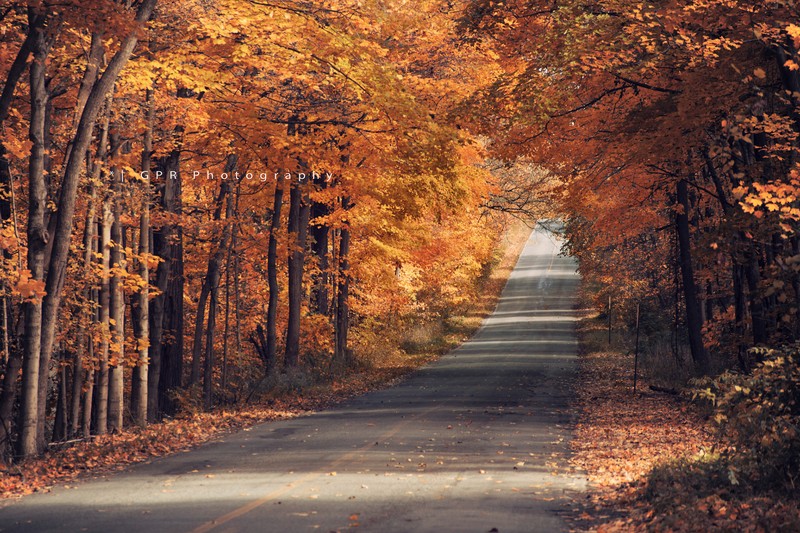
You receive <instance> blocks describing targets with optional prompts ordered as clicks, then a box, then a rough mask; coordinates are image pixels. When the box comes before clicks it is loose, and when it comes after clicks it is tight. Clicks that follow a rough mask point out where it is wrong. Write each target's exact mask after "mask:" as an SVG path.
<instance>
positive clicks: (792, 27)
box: [786, 24, 800, 48]
mask: <svg viewBox="0 0 800 533" xmlns="http://www.w3.org/2000/svg"><path fill="white" fill-rule="evenodd" d="M786 33H788V34H789V36H790V37H791V38H792V39H793V40H794V46H795V48H800V26H798V25H797V24H789V25H788V26H787V27H786Z"/></svg>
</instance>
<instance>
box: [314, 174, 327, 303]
mask: <svg viewBox="0 0 800 533" xmlns="http://www.w3.org/2000/svg"><path fill="white" fill-rule="evenodd" d="M326 185H327V184H326V182H324V181H322V182H321V183H320V188H321V189H325V188H326ZM329 214H330V209H329V207H328V205H327V204H325V203H322V202H314V204H313V205H312V206H311V236H312V237H313V239H314V242H313V244H312V251H313V252H314V256H315V257H316V258H317V267H318V268H319V274H317V276H316V279H315V280H314V292H313V301H312V304H313V306H314V311H315V312H316V313H317V314H320V315H323V316H327V315H328V313H329V312H330V302H329V296H328V281H329V280H328V245H329V235H330V227H329V226H328V224H327V223H326V222H323V221H321V220H320V218H322V217H325V216H327V215H329Z"/></svg>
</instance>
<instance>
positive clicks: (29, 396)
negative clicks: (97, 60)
mask: <svg viewBox="0 0 800 533" xmlns="http://www.w3.org/2000/svg"><path fill="white" fill-rule="evenodd" d="M29 12H30V15H29V18H30V19H31V30H30V31H31V32H34V33H35V35H34V40H33V44H32V50H33V62H32V63H31V66H30V90H31V121H30V126H29V135H30V140H31V142H32V143H33V145H32V147H31V157H30V164H29V171H28V180H29V185H28V190H29V192H28V196H29V204H28V270H29V271H30V276H31V279H33V280H36V281H40V282H42V281H44V268H45V267H44V256H45V253H46V248H47V228H46V225H45V213H46V211H47V205H46V203H47V185H46V183H45V177H44V157H45V150H46V146H45V132H44V129H45V122H46V118H45V113H46V107H47V89H46V86H45V84H46V73H45V68H46V65H45V64H46V61H47V55H48V52H49V44H48V43H47V39H46V38H45V35H44V30H43V29H42V27H41V25H39V24H34V19H36V16H35V15H34V14H33V10H32V9H31V10H30V11H29ZM42 308H43V303H42V300H41V298H40V296H39V295H36V296H34V297H32V298H29V299H27V301H26V302H25V303H24V304H23V311H24V314H25V333H24V349H23V371H22V404H21V406H20V424H19V427H20V437H19V442H18V447H19V454H20V455H21V456H22V457H30V456H33V455H36V454H38V453H40V452H41V451H43V450H44V435H40V434H39V431H38V429H39V409H38V404H39V383H40V379H39V374H40V370H41V372H42V373H44V372H46V369H47V366H44V367H41V357H40V356H41V353H42V344H41V341H42ZM45 383H46V381H45Z"/></svg>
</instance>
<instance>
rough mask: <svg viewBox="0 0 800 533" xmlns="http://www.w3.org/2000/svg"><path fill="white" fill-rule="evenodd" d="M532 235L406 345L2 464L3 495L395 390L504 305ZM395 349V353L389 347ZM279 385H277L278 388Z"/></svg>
mask: <svg viewBox="0 0 800 533" xmlns="http://www.w3.org/2000/svg"><path fill="white" fill-rule="evenodd" d="M529 234H530V228H529V227H526V226H525V225H524V224H522V223H519V222H517V223H512V224H510V225H509V227H508V229H507V230H506V231H505V233H504V235H503V236H502V238H501V240H500V242H498V245H497V252H496V255H495V260H494V262H493V264H492V265H491V268H490V269H488V270H487V275H486V277H485V279H483V280H481V283H480V287H479V290H478V291H477V295H478V296H477V298H476V299H475V301H473V302H470V303H469V305H466V306H464V307H463V308H462V312H461V313H456V314H454V315H453V316H451V317H448V318H447V319H446V320H442V321H440V322H438V323H433V324H427V325H423V326H424V327H422V328H419V329H417V330H411V333H409V332H402V333H403V335H406V336H407V338H405V339H401V342H403V341H405V344H402V348H403V349H401V348H400V344H397V346H396V347H393V346H391V344H388V345H387V344H383V345H381V346H374V347H373V350H371V353H373V354H379V356H375V357H368V358H364V357H362V358H357V360H356V365H355V366H354V368H351V369H348V370H347V371H346V372H344V371H334V372H331V373H329V374H328V375H327V376H323V377H324V378H325V379H318V378H319V376H317V377H316V378H315V377H314V376H309V375H295V376H286V377H284V378H281V379H283V380H284V382H282V383H279V384H278V386H274V387H272V388H270V389H268V390H267V392H265V393H263V394H259V395H257V396H255V397H256V398H257V401H254V402H253V403H248V402H242V403H240V404H238V405H236V406H234V407H222V408H219V409H216V410H214V411H212V412H208V413H204V412H199V411H198V410H196V409H187V410H186V412H184V413H183V414H182V415H181V416H178V417H176V418H174V419H169V420H164V421H162V422H159V423H154V424H150V425H148V426H147V427H146V428H138V427H127V428H125V429H124V430H123V431H121V432H119V433H117V434H113V435H103V436H92V437H89V438H85V439H77V440H74V441H71V442H68V443H61V444H54V445H52V446H51V448H50V450H49V451H48V452H46V453H45V455H44V456H42V457H39V458H35V459H31V460H27V461H25V462H22V463H19V464H10V465H0V498H6V499H7V498H18V497H21V496H24V495H26V494H31V493H33V492H47V491H48V490H50V488H51V487H52V486H54V485H55V484H62V485H64V486H65V488H70V486H71V484H74V483H79V482H80V479H81V478H87V477H97V476H102V475H105V474H109V473H111V472H115V471H119V470H124V469H125V468H126V467H127V466H128V465H131V464H135V463H141V462H146V461H149V460H151V459H153V458H155V457H161V456H165V455H170V454H173V453H176V452H180V451H186V450H189V449H191V448H194V447H196V446H199V445H200V444H203V443H205V442H208V441H210V440H212V439H214V438H218V437H220V436H222V435H225V434H229V433H232V432H236V431H239V430H242V429H246V428H248V427H252V426H254V425H256V424H259V423H262V422H266V421H269V420H283V419H288V418H295V417H298V416H303V415H307V414H310V413H312V412H314V411H318V410H321V409H326V408H329V407H332V406H334V405H336V404H339V403H341V402H343V401H345V400H347V399H349V398H352V397H355V396H358V395H361V394H364V393H366V392H368V391H371V390H375V389H379V388H384V387H387V386H390V385H392V384H394V383H396V382H398V381H400V380H401V379H403V378H404V377H405V376H407V375H408V374H409V373H411V372H412V371H414V370H415V369H417V368H419V367H420V366H423V365H425V364H427V363H430V362H432V361H434V360H435V359H436V358H437V357H439V356H441V355H443V354H445V353H447V352H448V351H450V350H451V349H452V348H454V347H456V346H458V345H460V344H461V343H462V342H464V341H465V340H467V339H468V338H469V337H470V336H471V335H472V334H473V333H474V332H475V331H477V329H478V328H479V327H480V324H481V322H482V320H483V318H484V317H486V316H488V315H489V314H491V312H492V311H493V310H494V308H495V306H496V305H497V301H498V299H499V296H500V293H501V291H502V289H503V287H504V286H505V283H506V281H507V279H508V276H509V275H510V274H511V271H512V270H513V269H514V265H515V264H516V261H517V258H518V257H519V254H520V253H521V251H522V249H523V247H524V246H525V243H526V242H527V239H528V236H529ZM387 348H388V349H387ZM273 385H274V384H273Z"/></svg>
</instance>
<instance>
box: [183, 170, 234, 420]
mask: <svg viewBox="0 0 800 533" xmlns="http://www.w3.org/2000/svg"><path fill="white" fill-rule="evenodd" d="M237 161H238V158H237V157H236V156H233V155H231V156H229V157H228V162H227V163H226V165H225V172H226V173H228V174H233V172H234V171H235V170H236V163H237ZM226 198H227V201H226ZM223 202H225V206H226V207H225V220H226V222H225V227H224V229H223V231H222V239H221V240H220V244H219V246H218V247H217V249H216V251H215V252H214V254H213V255H212V256H211V257H210V258H209V260H208V268H207V270H206V277H205V279H204V280H203V288H202V290H201V295H200V296H201V298H202V296H203V292H205V294H207V295H210V296H211V301H210V304H209V307H208V327H207V329H206V346H205V363H204V367H203V405H204V407H205V409H206V410H208V409H210V408H211V404H212V392H213V391H212V385H213V379H214V375H213V371H214V330H215V328H216V316H217V304H218V300H219V299H218V294H219V283H220V279H221V276H222V271H221V267H222V260H223V259H224V257H225V252H226V251H227V249H228V241H229V240H230V234H231V225H230V218H231V216H232V215H233V191H232V186H231V183H230V182H229V181H223V182H222V185H221V187H220V191H219V196H218V197H217V207H216V209H215V210H214V220H215V221H219V220H221V219H222V203H223ZM204 311H205V302H202V306H201V305H198V309H197V324H198V325H199V327H195V339H194V341H195V344H194V348H195V350H196V351H195V352H194V353H195V354H198V357H197V361H198V366H199V351H200V342H201V341H202V332H203V314H204ZM193 355H194V354H193ZM194 364H195V359H194V358H193V361H192V370H194Z"/></svg>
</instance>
